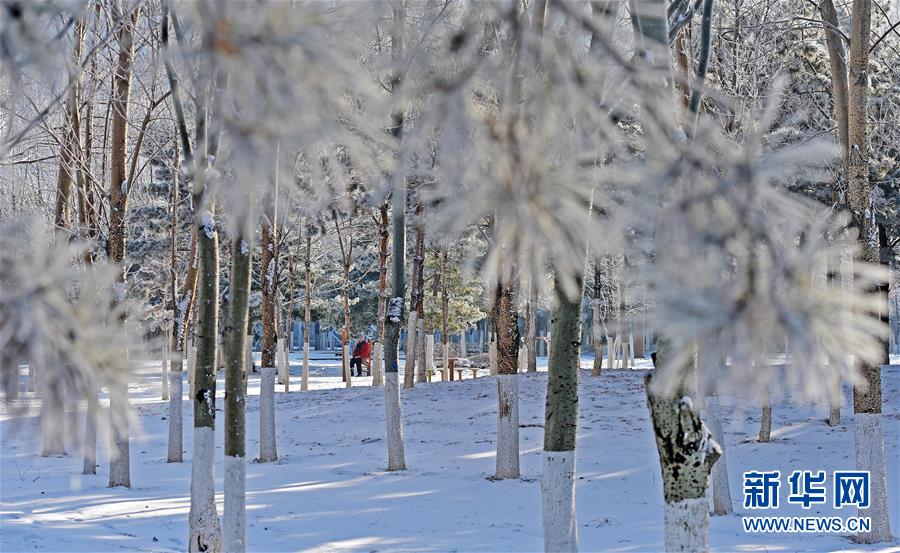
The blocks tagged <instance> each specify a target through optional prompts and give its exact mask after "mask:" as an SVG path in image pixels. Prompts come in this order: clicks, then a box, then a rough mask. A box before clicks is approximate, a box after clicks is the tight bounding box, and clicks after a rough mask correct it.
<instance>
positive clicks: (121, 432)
mask: <svg viewBox="0 0 900 553" xmlns="http://www.w3.org/2000/svg"><path fill="white" fill-rule="evenodd" d="M109 411H110V419H111V426H112V434H113V450H112V451H111V452H110V459H109V487H110V488H114V487H117V486H125V487H126V488H130V487H131V443H130V440H129V429H128V384H123V385H122V386H121V387H119V388H118V389H113V390H110V397H109Z"/></svg>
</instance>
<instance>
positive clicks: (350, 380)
mask: <svg viewBox="0 0 900 553" xmlns="http://www.w3.org/2000/svg"><path fill="white" fill-rule="evenodd" d="M343 364H344V374H345V375H346V376H347V381H346V382H344V387H345V388H352V387H353V369H351V368H350V344H344V355H343Z"/></svg>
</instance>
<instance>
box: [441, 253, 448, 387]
mask: <svg viewBox="0 0 900 553" xmlns="http://www.w3.org/2000/svg"><path fill="white" fill-rule="evenodd" d="M447 257H448V254H447V251H446V250H444V252H443V254H442V255H441V273H442V274H443V273H444V271H446V269H447ZM449 312H450V291H449V290H448V286H447V279H446V278H441V366H442V367H443V368H444V380H449V379H450V326H449V321H448V320H447V319H448V317H449V315H450V313H449Z"/></svg>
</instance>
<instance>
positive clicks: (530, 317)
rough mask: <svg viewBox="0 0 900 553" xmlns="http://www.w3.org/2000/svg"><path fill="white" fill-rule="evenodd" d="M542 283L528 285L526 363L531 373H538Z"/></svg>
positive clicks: (533, 282)
mask: <svg viewBox="0 0 900 553" xmlns="http://www.w3.org/2000/svg"><path fill="white" fill-rule="evenodd" d="M538 288H540V283H539V282H537V281H535V280H531V281H529V283H528V303H527V304H525V363H526V365H527V370H528V372H530V373H533V372H537V344H536V343H535V339H536V338H537V310H538Z"/></svg>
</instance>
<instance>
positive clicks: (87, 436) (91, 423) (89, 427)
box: [82, 390, 100, 474]
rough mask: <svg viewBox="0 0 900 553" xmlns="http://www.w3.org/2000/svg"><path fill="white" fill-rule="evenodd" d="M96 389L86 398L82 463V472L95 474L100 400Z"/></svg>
mask: <svg viewBox="0 0 900 553" xmlns="http://www.w3.org/2000/svg"><path fill="white" fill-rule="evenodd" d="M97 395H98V394H97V391H96V390H94V391H93V392H91V397H89V398H88V404H87V412H86V413H85V415H84V463H83V466H82V474H97V425H98V424H99V422H100V421H99V416H100V400H99V399H98V397H97Z"/></svg>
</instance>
